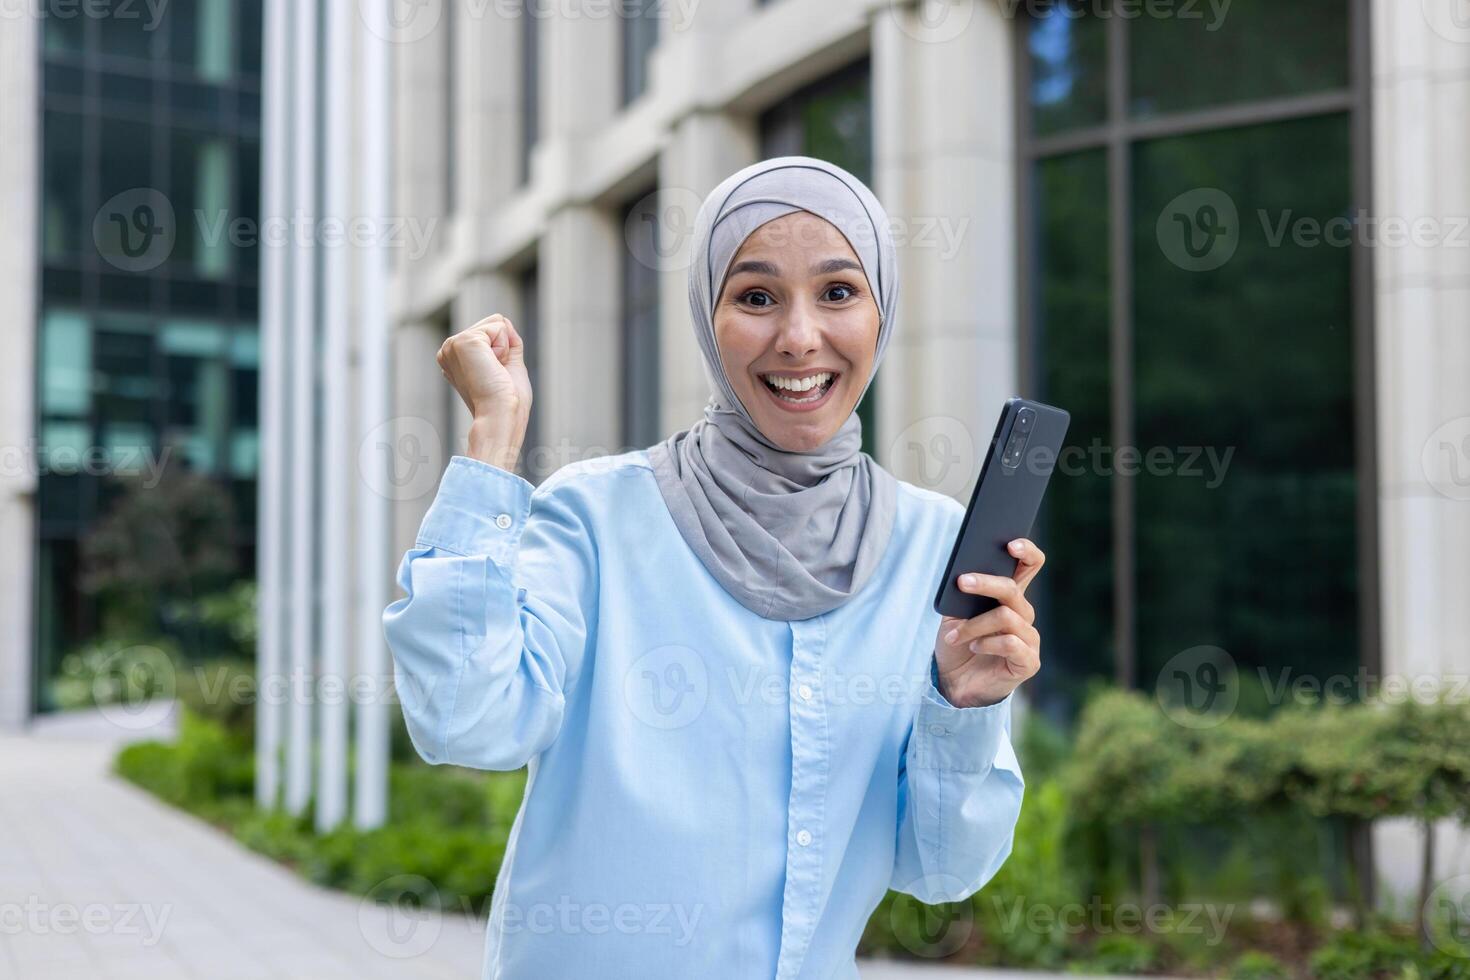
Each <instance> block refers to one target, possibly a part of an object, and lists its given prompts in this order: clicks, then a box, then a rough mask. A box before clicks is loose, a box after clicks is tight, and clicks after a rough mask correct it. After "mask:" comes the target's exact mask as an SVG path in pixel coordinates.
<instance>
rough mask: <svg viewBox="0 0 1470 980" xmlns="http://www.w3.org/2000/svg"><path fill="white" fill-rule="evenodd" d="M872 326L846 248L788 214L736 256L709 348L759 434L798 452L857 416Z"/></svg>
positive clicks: (820, 225)
mask: <svg viewBox="0 0 1470 980" xmlns="http://www.w3.org/2000/svg"><path fill="white" fill-rule="evenodd" d="M878 319H879V316H878V302H877V298H876V297H875V296H874V295H873V291H872V289H871V288H870V287H869V285H868V279H867V276H865V275H864V274H863V268H862V264H861V263H860V262H859V261H858V257H857V254H856V253H855V252H853V250H852V246H851V245H849V244H848V243H847V239H846V238H844V237H843V235H842V233H841V232H840V231H838V230H837V229H836V227H834V226H833V225H832V224H831V223H830V222H828V221H826V220H824V219H822V218H819V217H817V216H816V215H814V214H812V213H810V212H808V211H794V212H792V213H791V214H788V215H786V216H784V217H781V218H777V219H776V220H775V221H768V222H766V223H765V224H763V225H761V226H760V227H759V228H757V229H756V230H755V231H754V232H752V233H751V235H750V237H749V238H747V239H746V240H745V242H744V244H742V245H741V246H740V251H739V252H737V253H736V254H735V258H734V259H733V260H732V261H731V263H730V273H729V275H728V276H727V277H726V279H725V285H724V289H723V290H722V291H721V293H720V298H719V300H718V301H717V302H716V303H715V310H714V327H715V343H716V344H717V345H718V347H719V349H720V358H721V360H722V362H723V363H724V366H725V375H726V377H728V378H729V379H730V387H731V388H733V389H734V390H735V394H736V395H737V396H738V397H739V398H740V402H741V404H743V405H744V406H745V408H746V410H747V411H749V412H750V417H751V418H752V419H753V420H754V421H755V424H756V427H757V428H759V429H760V431H761V434H762V435H764V436H765V437H766V438H767V439H769V440H770V441H771V442H773V443H775V444H776V445H777V446H780V447H781V448H782V449H784V450H786V451H788V452H804V451H807V450H811V449H815V448H817V447H818V446H820V445H822V444H823V443H825V442H826V441H827V440H828V439H830V438H832V436H833V435H835V434H836V432H837V430H838V429H839V428H840V427H841V426H842V423H843V422H845V421H846V420H847V417H848V416H849V415H851V414H852V411H853V409H854V408H856V407H857V401H858V395H859V394H861V392H862V389H863V385H864V384H865V383H866V382H867V380H868V375H869V374H870V373H871V372H872V370H873V356H874V354H875V353H876V350H877V346H878Z"/></svg>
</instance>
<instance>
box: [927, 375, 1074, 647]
mask: <svg viewBox="0 0 1470 980" xmlns="http://www.w3.org/2000/svg"><path fill="white" fill-rule="evenodd" d="M1071 419H1072V417H1071V416H1070V415H1068V414H1067V413H1066V412H1065V411H1063V410H1062V409H1060V408H1056V407H1054V406H1051V405H1043V404H1041V403H1040V402H1033V401H1028V400H1026V399H1024V398H1008V399H1006V403H1005V406H1004V407H1003V408H1002V409H1001V413H1000V420H999V421H998V422H996V424H995V435H994V436H992V437H991V439H990V449H989V451H988V452H986V454H985V465H984V466H982V467H981V469H980V479H979V480H978V481H976V483H975V492H974V493H973V494H971V495H970V506H969V507H968V508H967V509H966V510H965V519H964V522H963V523H961V525H960V533H959V534H958V535H957V536H956V537H955V542H954V548H953V549H951V550H950V553H949V561H948V562H946V563H945V566H944V578H942V579H941V580H940V582H939V591H938V592H936V593H935V595H934V611H935V612H937V613H939V614H940V615H941V616H957V617H959V618H960V619H972V618H974V617H975V616H978V615H980V614H981V613H983V612H987V611H989V610H991V609H994V608H995V607H996V606H997V605H999V602H997V601H996V600H995V599H992V598H990V596H983V595H973V594H971V593H969V592H962V591H960V587H959V577H960V576H961V575H963V574H964V573H965V572H984V573H986V574H989V575H1005V576H1011V575H1014V574H1015V572H1016V558H1015V556H1014V555H1012V554H1011V553H1010V552H1009V551H1007V550H1006V546H1007V545H1009V544H1010V543H1011V542H1012V541H1014V540H1015V539H1016V538H1024V537H1028V536H1029V535H1030V534H1031V525H1032V524H1033V523H1035V521H1036V512H1037V511H1038V510H1040V509H1041V496H1042V494H1044V493H1045V492H1046V484H1047V481H1049V480H1050V479H1051V473H1052V469H1053V468H1055V466H1056V461H1057V455H1058V454H1059V453H1060V452H1061V450H1062V439H1063V438H1064V437H1065V436H1066V434H1067V425H1068V423H1069V422H1071Z"/></svg>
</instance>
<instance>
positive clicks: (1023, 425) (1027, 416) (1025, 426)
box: [1016, 408, 1036, 432]
mask: <svg viewBox="0 0 1470 980" xmlns="http://www.w3.org/2000/svg"><path fill="white" fill-rule="evenodd" d="M1035 421H1036V413H1035V412H1033V411H1032V410H1031V409H1029V408H1023V409H1021V411H1020V412H1018V413H1017V414H1016V431H1017V432H1030V431H1031V425H1032V423H1033V422H1035Z"/></svg>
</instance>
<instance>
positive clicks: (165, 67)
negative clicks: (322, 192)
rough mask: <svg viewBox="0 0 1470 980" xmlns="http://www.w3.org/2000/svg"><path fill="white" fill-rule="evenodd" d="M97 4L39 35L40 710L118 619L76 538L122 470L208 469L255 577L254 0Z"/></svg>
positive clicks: (244, 568)
mask: <svg viewBox="0 0 1470 980" xmlns="http://www.w3.org/2000/svg"><path fill="white" fill-rule="evenodd" d="M89 9H90V10H91V11H92V13H91V14H90V15H87V16H81V15H78V16H74V17H67V18H63V17H47V18H45V25H44V33H43V52H42V54H43V73H44V74H43V87H42V106H41V111H42V113H43V119H44V123H43V125H44V136H43V140H44V143H43V149H42V153H43V167H42V172H43V174H44V177H43V183H42V188H41V192H42V211H41V215H42V227H41V243H40V245H41V283H42V286H41V307H42V308H41V314H40V318H39V322H38V324H37V330H38V333H39V336H38V343H37V349H38V362H39V363H38V365H37V367H38V374H39V383H38V395H37V401H38V404H37V419H38V432H37V434H36V437H37V448H38V457H39V463H40V495H39V535H38V555H37V568H38V580H39V585H38V589H37V602H38V610H37V612H38V615H37V651H36V656H37V670H36V672H35V673H36V678H37V683H36V690H35V691H34V697H35V701H36V706H37V708H38V709H39V710H46V709H48V708H50V707H52V706H53V700H52V696H51V690H50V682H51V680H52V679H53V677H54V676H55V673H56V670H57V667H58V664H59V662H60V658H61V657H62V655H63V654H65V653H66V652H68V651H70V650H73V649H75V648H76V647H78V646H79V645H82V644H85V643H88V642H90V641H93V640H96V639H98V638H99V631H100V630H101V629H102V626H103V624H104V623H105V622H109V621H111V619H112V617H111V615H110V610H109V609H108V608H107V605H106V600H105V598H99V596H98V595H97V594H96V592H95V590H92V589H88V588H85V587H84V586H85V585H86V583H85V579H86V576H87V566H86V562H85V559H84V552H85V547H84V541H85V540H86V538H87V536H88V534H89V533H90V532H92V531H93V530H94V529H95V528H96V526H97V524H98V522H99V521H100V520H102V519H103V518H105V517H106V516H107V515H108V513H109V512H110V510H111V509H112V507H114V506H115V504H116V501H117V500H118V499H119V495H120V494H122V493H123V492H124V491H123V489H122V488H123V486H124V484H125V483H126V482H127V481H128V478H132V479H134V480H138V479H142V480H145V481H146V480H152V479H157V478H158V477H159V474H160V473H161V472H162V471H164V470H170V471H171V470H174V469H176V468H177V469H181V470H188V471H192V472H195V473H201V474H207V475H208V476H210V477H211V478H213V480H214V482H215V483H216V484H217V485H218V486H219V487H220V488H221V490H222V491H223V493H222V499H225V500H227V501H228V505H229V506H230V509H231V510H232V511H233V514H234V517H233V532H232V533H233V545H234V550H235V553H236V556H237V562H238V572H239V574H240V575H241V576H243V577H250V576H251V575H252V574H253V552H254V521H255V474H256V456H257V445H256V441H257V430H256V416H257V404H256V398H257V395H256V382H257V377H258V369H259V354H258V348H257V331H256V318H257V312H258V306H259V295H258V289H259V281H258V265H259V258H258V249H257V245H256V242H257V241H258V236H259V231H258V227H257V222H258V215H259V173H260V171H259V153H260V54H261V51H260V41H261V39H260V31H261V0H173V2H171V3H168V4H166V5H161V6H158V7H157V9H156V11H154V9H153V8H151V7H150V6H147V5H143V4H135V3H126V4H124V3H121V2H118V3H97V4H91V5H89ZM135 642H136V641H135Z"/></svg>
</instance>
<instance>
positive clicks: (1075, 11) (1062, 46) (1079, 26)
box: [1027, 0, 1108, 136]
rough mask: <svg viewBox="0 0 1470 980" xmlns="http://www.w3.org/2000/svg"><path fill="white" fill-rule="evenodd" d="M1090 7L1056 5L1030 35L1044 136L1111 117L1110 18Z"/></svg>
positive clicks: (1073, 2)
mask: <svg viewBox="0 0 1470 980" xmlns="http://www.w3.org/2000/svg"><path fill="white" fill-rule="evenodd" d="M1090 6H1091V4H1089V3H1088V0H1064V2H1059V3H1056V4H1054V5H1052V6H1051V7H1049V8H1048V9H1049V11H1050V12H1049V14H1048V15H1047V16H1046V17H1043V18H1039V19H1038V20H1037V21H1036V22H1035V24H1034V25H1033V26H1032V28H1031V30H1030V32H1029V34H1028V38H1029V42H1030V43H1029V44H1028V46H1027V47H1028V51H1027V54H1028V56H1029V59H1030V61H1029V65H1030V71H1031V92H1030V98H1031V120H1032V126H1033V127H1034V129H1035V132H1036V134H1037V135H1039V136H1044V135H1049V134H1051V133H1056V132H1060V131H1062V130H1067V129H1076V128H1078V127H1085V126H1097V125H1101V124H1102V123H1103V121H1104V120H1105V119H1106V118H1107V113H1108V90H1107V75H1108V67H1107V56H1108V45H1107V41H1108V38H1107V19H1106V18H1103V17H1096V16H1092V15H1090V14H1088V8H1089V7H1090Z"/></svg>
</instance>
